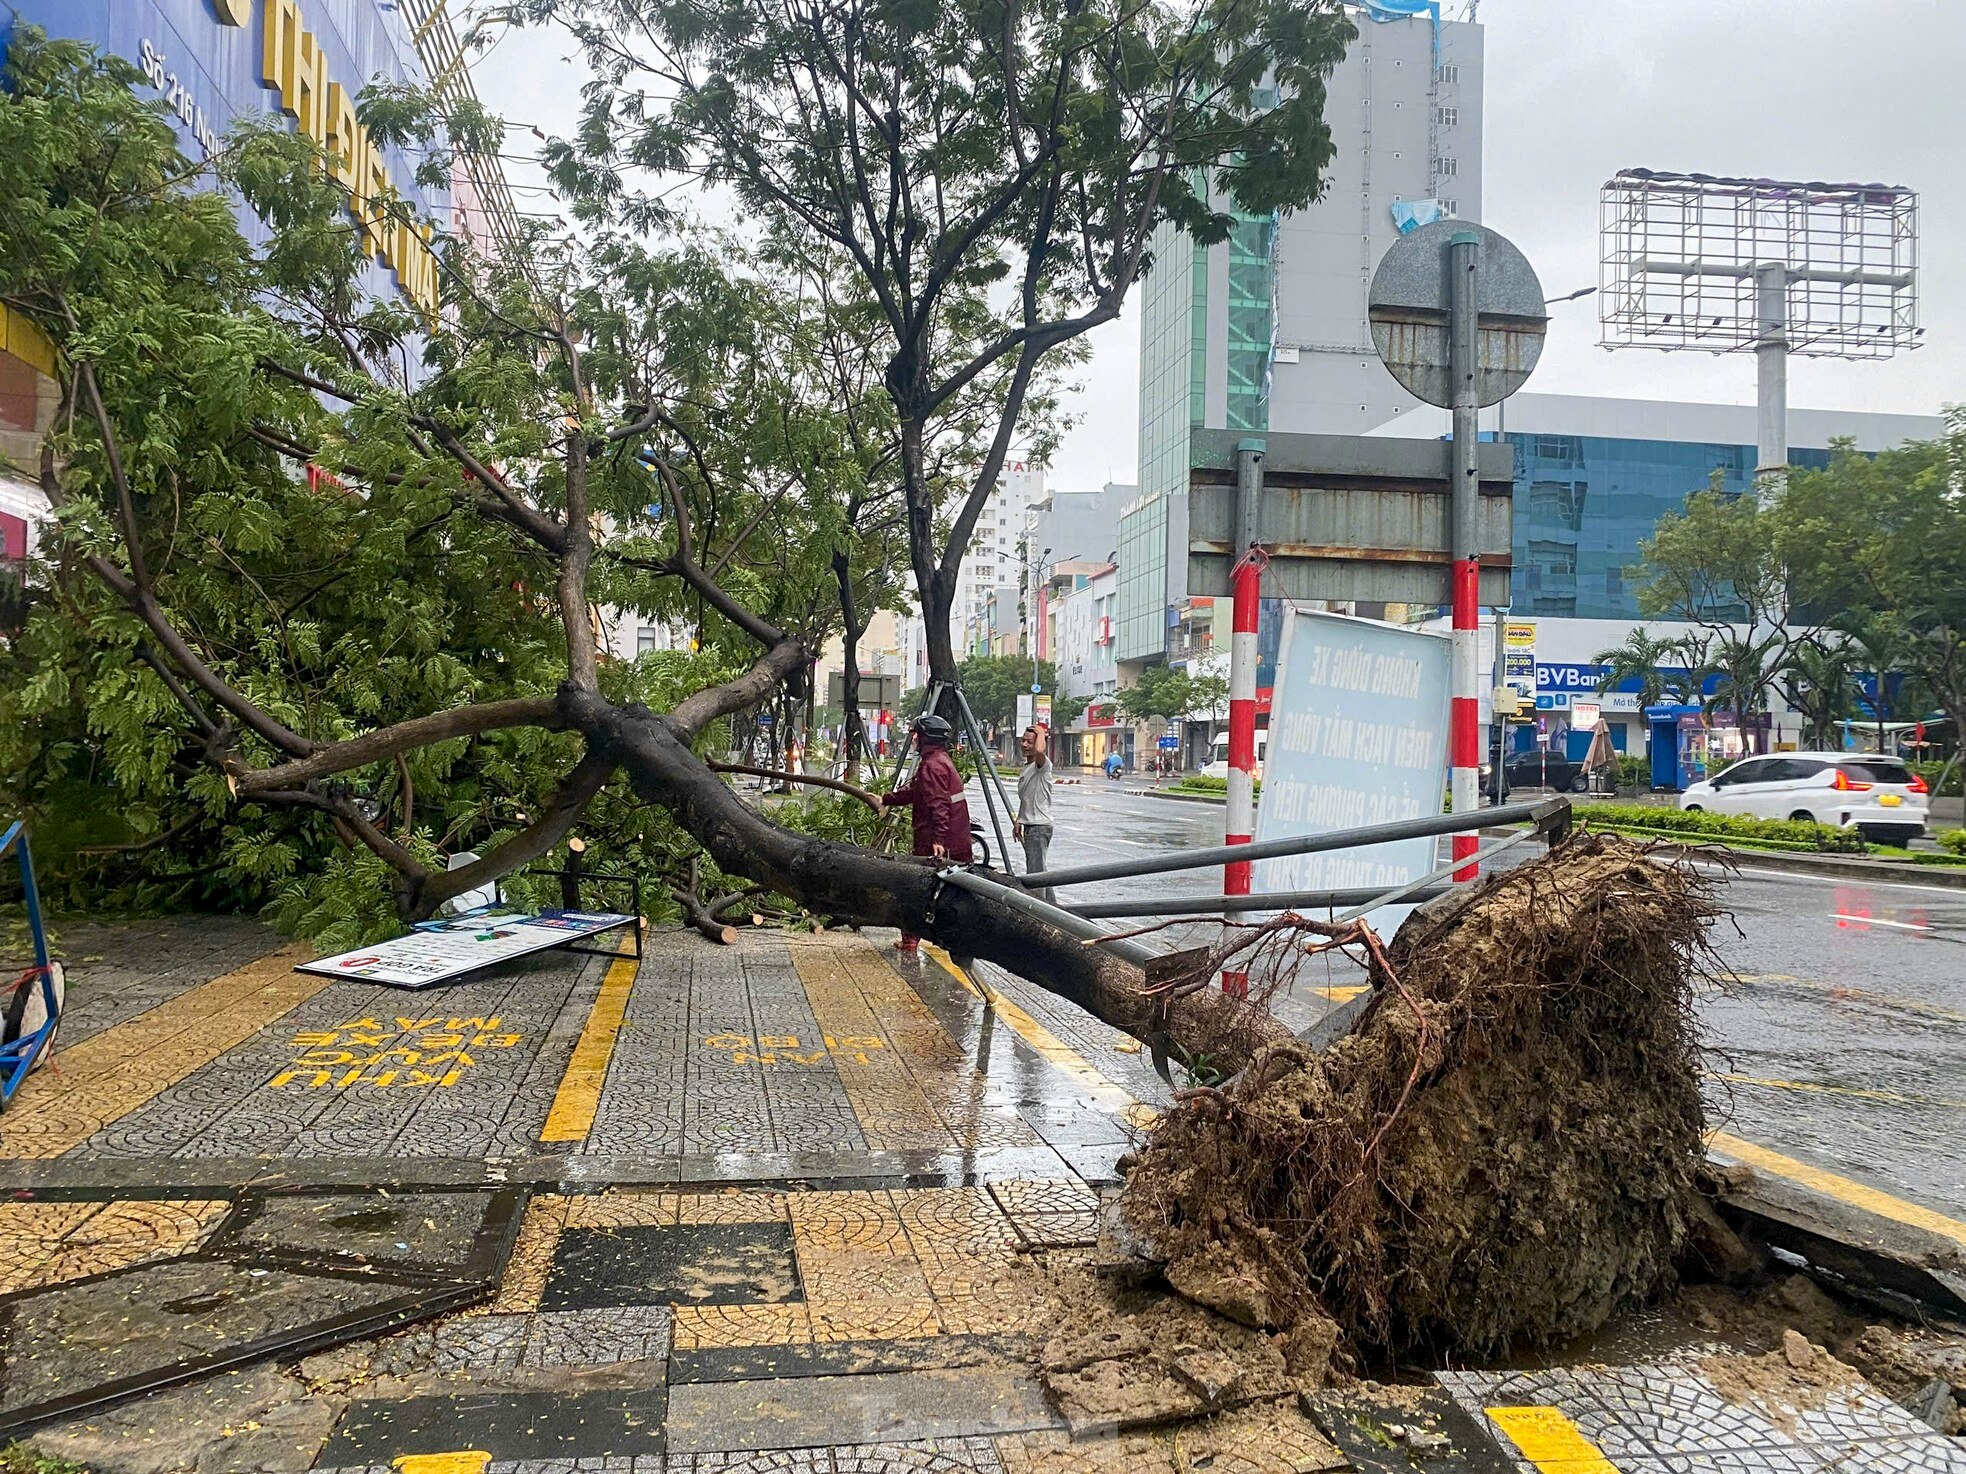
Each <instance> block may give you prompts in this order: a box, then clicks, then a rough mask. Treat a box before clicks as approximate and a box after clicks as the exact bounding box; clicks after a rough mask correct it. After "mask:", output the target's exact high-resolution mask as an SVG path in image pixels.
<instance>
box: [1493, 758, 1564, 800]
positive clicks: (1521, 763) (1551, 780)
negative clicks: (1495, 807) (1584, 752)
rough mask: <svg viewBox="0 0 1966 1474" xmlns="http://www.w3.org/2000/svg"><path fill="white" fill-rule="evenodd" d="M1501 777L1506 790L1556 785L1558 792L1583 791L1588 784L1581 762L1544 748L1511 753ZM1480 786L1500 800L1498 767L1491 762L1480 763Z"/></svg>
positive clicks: (1503, 767)
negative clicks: (1496, 769) (1574, 761)
mask: <svg viewBox="0 0 1966 1474" xmlns="http://www.w3.org/2000/svg"><path fill="white" fill-rule="evenodd" d="M1502 779H1503V783H1504V785H1505V791H1506V790H1510V789H1517V788H1553V789H1555V790H1556V791H1557V792H1558V793H1582V792H1583V791H1584V787H1585V782H1584V765H1583V764H1582V763H1573V762H1571V761H1570V759H1569V758H1567V757H1565V756H1564V755H1563V754H1562V753H1560V752H1546V751H1544V750H1543V749H1541V748H1532V749H1531V750H1529V751H1528V752H1512V753H1510V754H1509V755H1508V757H1507V758H1506V759H1505V760H1504V761H1503V763H1502ZM1481 787H1482V791H1483V792H1485V793H1487V794H1488V795H1489V796H1490V797H1491V798H1496V799H1497V801H1498V802H1499V795H1497V794H1496V793H1495V768H1494V765H1493V764H1491V763H1483V764H1482V766H1481Z"/></svg>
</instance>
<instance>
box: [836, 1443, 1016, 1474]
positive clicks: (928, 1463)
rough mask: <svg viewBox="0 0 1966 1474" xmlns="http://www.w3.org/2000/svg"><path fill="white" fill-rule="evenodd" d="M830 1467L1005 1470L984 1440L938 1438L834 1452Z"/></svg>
mask: <svg viewBox="0 0 1966 1474" xmlns="http://www.w3.org/2000/svg"><path fill="white" fill-rule="evenodd" d="M833 1467H834V1469H835V1471H836V1474H1002V1470H1003V1467H1004V1466H1003V1461H1002V1460H1001V1459H999V1458H998V1457H997V1451H996V1448H995V1447H994V1446H993V1445H992V1444H991V1442H990V1440H989V1439H987V1438H938V1439H933V1440H930V1441H928V1442H923V1443H862V1444H853V1445H849V1446H847V1447H844V1448H836V1449H834V1450H833Z"/></svg>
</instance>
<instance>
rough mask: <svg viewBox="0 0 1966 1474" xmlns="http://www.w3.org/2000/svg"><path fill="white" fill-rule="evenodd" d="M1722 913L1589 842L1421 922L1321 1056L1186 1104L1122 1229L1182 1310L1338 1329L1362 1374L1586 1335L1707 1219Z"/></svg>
mask: <svg viewBox="0 0 1966 1474" xmlns="http://www.w3.org/2000/svg"><path fill="white" fill-rule="evenodd" d="M1716 914H1717V912H1716V910H1715V907H1714V905H1713V900H1712V895H1711V890H1710V883H1709V882H1708V881H1707V880H1706V879H1704V878H1703V877H1702V876H1701V875H1700V874H1699V873H1698V872H1696V871H1694V870H1693V869H1692V868H1691V867H1690V866H1688V865H1686V864H1684V863H1676V862H1673V861H1671V860H1668V859H1667V858H1665V857H1664V856H1662V855H1661V854H1659V853H1657V852H1656V851H1655V850H1653V849H1652V848H1650V847H1647V846H1643V845H1638V844H1634V843H1631V842H1629V841H1626V840H1621V839H1616V838H1612V837H1608V836H1600V835H1593V834H1581V835H1578V836H1575V837H1573V838H1571V839H1569V840H1568V841H1566V842H1564V843H1562V844H1560V845H1558V846H1556V847H1554V848H1553V849H1552V850H1551V851H1550V853H1549V854H1547V855H1545V856H1543V857H1541V858H1540V859H1537V860H1536V861H1534V862H1532V863H1529V864H1526V865H1523V866H1522V867H1520V868H1518V869H1516V870H1512V871H1507V872H1504V873H1502V874H1498V875H1495V876H1493V877H1490V878H1489V879H1487V880H1484V881H1482V882H1481V883H1479V884H1477V885H1473V886H1469V887H1467V888H1466V891H1465V892H1464V893H1456V894H1454V895H1451V896H1446V897H1442V898H1441V899H1440V900H1439V901H1436V902H1433V903H1430V904H1429V905H1427V906H1425V907H1422V908H1421V909H1420V910H1419V911H1418V912H1416V913H1415V914H1414V915H1413V916H1412V917H1411V918H1409V919H1408V921H1407V922H1406V924H1405V925H1404V926H1403V927H1401V929H1400V931H1399V933H1398V935H1397V936H1396V937H1395V938H1394V940H1393V942H1392V944H1391V946H1390V947H1389V948H1385V949H1379V948H1376V947H1374V948H1371V949H1369V955H1370V964H1369V965H1370V969H1371V982H1372V985H1373V993H1372V995H1371V997H1370V1000H1369V1002H1368V1003H1367V1004H1366V1006H1365V1008H1364V1010H1363V1012H1362V1013H1361V1014H1360V1015H1359V1018H1358V1020H1357V1022H1356V1023H1355V1025H1354V1026H1353V1028H1352V1030H1351V1031H1350V1032H1349V1033H1348V1034H1347V1035H1345V1036H1344V1037H1343V1038H1341V1039H1340V1040H1338V1042H1337V1043H1335V1044H1334V1045H1332V1046H1331V1048H1330V1049H1328V1050H1327V1051H1325V1052H1324V1053H1322V1054H1316V1053H1313V1052H1312V1051H1311V1050H1309V1049H1308V1048H1305V1047H1303V1046H1301V1045H1284V1046H1281V1047H1277V1048H1273V1049H1271V1050H1269V1051H1267V1052H1265V1053H1263V1054H1261V1055H1259V1056H1258V1057H1257V1058H1256V1059H1255V1060H1254V1061H1253V1062H1252V1064H1251V1065H1250V1067H1249V1068H1248V1069H1247V1070H1246V1071H1245V1072H1244V1073H1243V1074H1242V1075H1241V1076H1240V1077H1239V1078H1238V1079H1236V1080H1234V1081H1232V1082H1230V1083H1229V1084H1228V1085H1226V1086H1224V1087H1221V1088H1219V1089H1199V1090H1194V1091H1188V1092H1184V1093H1183V1095H1182V1096H1181V1098H1180V1102H1179V1105H1178V1107H1177V1108H1176V1109H1175V1110H1173V1111H1171V1112H1170V1113H1169V1114H1168V1115H1167V1116H1166V1118H1165V1119H1164V1120H1163V1121H1162V1122H1161V1124H1160V1125H1159V1126H1158V1127H1157V1128H1156V1129H1155V1130H1154V1132H1153V1133H1152V1134H1151V1136H1150V1137H1149V1138H1148V1139H1147V1141H1146V1142H1145V1144H1144V1145H1143V1146H1142V1148H1141V1150H1140V1151H1139V1153H1138V1154H1137V1156H1136V1158H1135V1159H1134V1161H1133V1162H1132V1164H1131V1171H1130V1174H1129V1177H1128V1182H1127V1186H1126V1189H1125V1191H1124V1193H1123V1194H1122V1196H1121V1198H1120V1200H1119V1203H1118V1204H1117V1212H1118V1214H1119V1218H1120V1223H1121V1225H1122V1227H1123V1229H1124V1232H1125V1235H1126V1236H1127V1237H1129V1238H1131V1239H1132V1240H1133V1247H1134V1248H1135V1250H1136V1251H1137V1252H1139V1253H1141V1254H1143V1255H1145V1256H1146V1257H1147V1258H1149V1259H1151V1260H1153V1261H1155V1262H1157V1263H1159V1264H1160V1265H1161V1266H1162V1270H1163V1273H1164V1274H1165V1277H1166V1279H1167V1281H1168V1283H1169V1284H1170V1285H1172V1286H1173V1287H1174V1288H1175V1289H1176V1290H1177V1291H1178V1292H1180V1293H1181V1294H1183V1295H1185V1296H1187V1297H1188V1298H1189V1299H1192V1300H1195V1301H1198V1302H1200V1303H1202V1304H1205V1305H1207V1306H1209V1307H1210V1308H1212V1309H1214V1310H1216V1311H1219V1312H1220V1313H1221V1314H1223V1315H1226V1316H1228V1317H1229V1318H1230V1319H1232V1320H1236V1321H1239V1322H1242V1323H1243V1324H1246V1325H1250V1326H1253V1327H1259V1328H1263V1329H1270V1330H1277V1331H1285V1332H1290V1333H1292V1334H1304V1333H1307V1332H1308V1331H1309V1330H1310V1329H1311V1328H1312V1327H1315V1326H1317V1325H1320V1324H1325V1323H1328V1322H1335V1323H1336V1325H1337V1327H1338V1328H1339V1330H1340V1331H1342V1334H1343V1345H1344V1346H1345V1347H1346V1348H1347V1349H1348V1350H1349V1351H1350V1352H1351V1353H1352V1354H1353V1355H1354V1356H1355V1357H1357V1358H1359V1359H1360V1361H1361V1362H1370V1361H1378V1360H1381V1359H1383V1358H1389V1357H1394V1356H1401V1355H1405V1354H1408V1353H1412V1352H1415V1351H1418V1350H1422V1349H1425V1350H1429V1351H1435V1352H1444V1351H1449V1350H1452V1351H1455V1352H1459V1353H1462V1354H1467V1355H1482V1354H1487V1353H1493V1352H1496V1351H1499V1350H1502V1349H1503V1348H1505V1347H1521V1346H1525V1345H1536V1344H1547V1343H1552V1342H1560V1341H1564V1340H1568V1339H1570V1338H1572V1337H1575V1336H1578V1335H1581V1334H1583V1333H1585V1332H1587V1331H1591V1330H1594V1329H1596V1328H1597V1327H1598V1326H1600V1325H1602V1324H1603V1323H1604V1322H1605V1321H1606V1320H1607V1319H1608V1318H1609V1317H1610V1316H1611V1315H1612V1314H1613V1313H1614V1312H1616V1311H1618V1310H1619V1309H1621V1308H1623V1307H1626V1306H1630V1305H1633V1304H1636V1303H1638V1302H1640V1301H1643V1300H1645V1299H1647V1298H1649V1297H1652V1296H1655V1295H1658V1294H1660V1293H1661V1292H1663V1291H1664V1290H1665V1289H1666V1288H1667V1287H1668V1286H1669V1285H1670V1283H1671V1281H1672V1276H1673V1265H1674V1261H1675V1258H1676V1256H1677V1255H1678V1254H1679V1251H1680V1249H1681V1247H1682V1244H1683V1243H1684V1241H1685V1239H1686V1236H1687V1233H1688V1228H1689V1222H1690V1221H1691V1215H1692V1214H1694V1213H1695V1212H1696V1211H1697V1205H1696V1197H1697V1192H1698V1189H1697V1187H1696V1185H1695V1173H1696V1171H1697V1169H1698V1168H1699V1165H1700V1161H1701V1156H1702V1146H1701V1135H1702V1110H1701V1101H1700V1090H1699V1051H1698V1047H1697V1044H1696V1039H1695V1031H1694V1022H1693V1009H1692V1004H1693V994H1694V989H1695V987H1696V985H1697V984H1698V983H1699V982H1700V981H1701V979H1702V978H1704V977H1706V976H1708V975H1709V970H1708V967H1707V959H1708V956H1709V954H1708V952H1707V943H1706V933H1707V928H1708V926H1709V925H1710V923H1711V922H1712V920H1713V918H1714V917H1715V915H1716ZM1292 944H1293V945H1294V946H1296V947H1298V948H1299V949H1300V950H1303V948H1304V943H1303V941H1302V940H1301V939H1293V943H1292Z"/></svg>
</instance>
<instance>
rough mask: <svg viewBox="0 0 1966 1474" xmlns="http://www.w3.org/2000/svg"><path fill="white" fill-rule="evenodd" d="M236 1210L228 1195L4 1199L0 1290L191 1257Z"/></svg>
mask: <svg viewBox="0 0 1966 1474" xmlns="http://www.w3.org/2000/svg"><path fill="white" fill-rule="evenodd" d="M231 1207H232V1204H231V1203H230V1202H229V1201H226V1200H224V1199H162V1200H153V1199H125V1200H121V1201H117V1202H111V1203H0V1294H12V1293H14V1292H16V1291H19V1290H27V1289H35V1288H39V1287H42V1286H46V1285H53V1284H60V1283H63V1282H66V1281H68V1280H75V1279H82V1278H84V1277H85V1276H88V1275H92V1274H108V1273H110V1272H112V1271H114V1270H118V1269H128V1268H130V1267H131V1266H133V1265H137V1264H148V1263H150V1262H151V1261H153V1260H157V1259H169V1258H173V1257H175V1256H177V1255H179V1254H188V1253H190V1252H191V1251H192V1250H193V1249H196V1248H197V1247H198V1246H199V1245H200V1244H202V1243H203V1242H204V1241H205V1240H206V1239H207V1238H208V1237H210V1235H211V1233H212V1231H213V1230H214V1229H216V1228H217V1227H218V1225H219V1223H220V1222H221V1221H222V1220H223V1219H224V1218H225V1215H226V1214H227V1213H228V1212H229V1211H230V1210H231Z"/></svg>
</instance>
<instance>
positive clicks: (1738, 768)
mask: <svg viewBox="0 0 1966 1474" xmlns="http://www.w3.org/2000/svg"><path fill="white" fill-rule="evenodd" d="M1773 766H1774V764H1773V763H1772V762H1771V761H1769V760H1768V759H1767V758H1749V759H1748V760H1747V761H1746V762H1739V763H1736V764H1734V766H1733V767H1731V768H1729V769H1728V770H1727V771H1726V772H1724V773H1722V774H1721V775H1720V776H1719V777H1718V778H1716V779H1714V780H1713V786H1714V787H1715V788H1733V787H1735V786H1736V785H1738V784H1742V783H1765V782H1767V781H1768V777H1769V769H1770V768H1772V767H1773Z"/></svg>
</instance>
